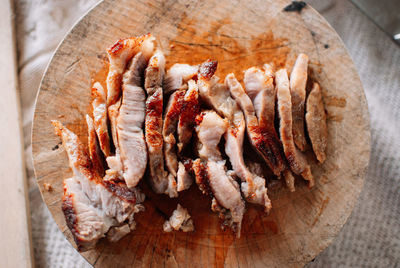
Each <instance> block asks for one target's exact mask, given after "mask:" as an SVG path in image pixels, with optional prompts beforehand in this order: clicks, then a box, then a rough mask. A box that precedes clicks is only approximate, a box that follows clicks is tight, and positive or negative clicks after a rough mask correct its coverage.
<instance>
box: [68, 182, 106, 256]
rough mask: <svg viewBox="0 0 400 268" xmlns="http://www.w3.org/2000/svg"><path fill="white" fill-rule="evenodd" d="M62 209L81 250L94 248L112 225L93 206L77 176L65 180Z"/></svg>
mask: <svg viewBox="0 0 400 268" xmlns="http://www.w3.org/2000/svg"><path fill="white" fill-rule="evenodd" d="M62 210H63V213H64V216H65V221H66V223H67V226H68V228H69V229H70V230H71V232H72V235H73V237H74V240H75V243H76V245H77V247H78V250H79V251H87V250H89V249H92V248H94V247H95V245H96V243H97V241H98V240H99V239H100V238H102V237H104V234H105V233H106V232H107V231H108V229H109V228H110V227H111V223H109V222H107V221H104V217H103V213H102V212H101V211H100V210H98V209H96V208H94V207H93V206H92V204H91V201H90V199H89V198H88V197H87V196H86V195H85V193H84V192H83V191H82V186H81V184H80V183H79V181H78V180H76V179H75V178H69V179H65V180H64V195H63V199H62Z"/></svg>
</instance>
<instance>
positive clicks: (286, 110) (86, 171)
mask: <svg viewBox="0 0 400 268" xmlns="http://www.w3.org/2000/svg"><path fill="white" fill-rule="evenodd" d="M107 53H108V58H109V63H110V65H109V72H108V76H107V80H106V85H107V89H106V90H105V89H104V88H103V87H102V86H101V84H100V83H98V82H96V83H94V85H93V87H92V106H93V119H92V117H90V116H88V115H87V116H86V121H87V125H88V148H84V146H83V144H82V143H81V142H80V141H79V139H78V137H77V136H76V135H75V134H74V133H72V132H71V131H70V130H68V129H67V128H65V127H64V126H63V125H62V124H61V123H60V122H58V121H53V124H54V126H55V129H56V134H58V135H60V136H61V138H62V142H63V145H64V147H65V150H66V152H67V154H68V157H69V161H70V166H71V168H72V170H73V173H74V177H72V178H70V179H66V180H65V181H64V197H63V207H62V208H63V211H64V214H65V218H66V221H67V225H68V227H69V228H70V230H71V232H72V234H73V236H74V238H75V241H76V243H77V246H78V248H79V250H82V251H83V250H88V249H90V248H93V247H94V246H95V244H96V243H97V241H98V240H99V239H100V238H102V237H104V236H107V237H108V238H109V239H110V240H111V241H117V240H118V239H120V238H121V237H123V236H124V235H125V234H127V233H129V232H130V231H131V230H133V228H134V227H135V223H134V214H135V213H137V212H139V211H141V210H143V206H142V205H141V204H140V203H141V202H143V201H144V195H143V194H142V193H141V192H140V190H139V189H138V188H137V185H138V183H139V181H140V180H141V179H142V177H143V176H144V174H145V172H146V169H148V174H149V176H148V183H149V184H150V186H151V188H152V189H153V191H154V192H156V193H158V194H166V195H168V196H169V197H171V198H174V197H177V196H178V193H179V192H180V191H183V190H186V189H188V188H189V187H190V186H191V185H192V183H193V182H195V183H196V184H197V186H198V188H199V189H200V190H201V191H202V192H203V193H204V194H205V195H208V196H209V197H210V199H211V200H212V202H211V204H212V205H211V210H212V211H214V212H217V213H218V214H219V216H220V218H221V219H222V220H223V226H228V227H230V228H231V229H232V230H233V231H234V232H235V233H236V235H237V237H239V236H240V229H241V223H242V219H243V215H244V212H245V207H246V202H249V203H253V204H256V205H259V206H261V207H262V208H263V209H264V211H265V212H266V213H268V212H269V211H270V209H271V207H272V206H271V201H270V199H269V198H268V191H267V183H266V180H270V179H271V178H266V177H265V175H264V174H265V173H263V172H260V171H259V168H258V169H257V168H254V167H259V166H260V165H263V166H265V167H266V168H268V169H269V170H270V171H271V174H274V175H271V176H274V177H275V179H276V178H277V179H280V178H281V177H283V179H284V181H285V183H286V185H287V187H288V189H289V190H290V191H294V190H295V187H294V174H296V175H300V176H301V177H303V178H304V179H305V180H307V181H308V185H309V187H313V185H314V179H313V175H312V173H311V169H310V165H309V164H308V160H307V158H306V156H305V154H304V153H303V152H304V151H305V150H306V149H307V148H308V147H309V146H308V145H307V142H308V141H310V143H311V145H312V149H313V151H314V152H315V155H316V157H317V159H318V160H319V161H320V162H321V163H322V162H324V161H325V158H326V155H325V151H326V144H327V127H326V117H325V110H324V106H323V102H322V96H321V90H320V87H319V85H318V84H317V83H314V84H313V86H312V90H311V92H310V93H309V94H308V97H307V98H306V85H307V79H308V78H307V68H308V57H307V56H306V55H304V54H300V55H299V56H298V58H297V60H296V62H295V64H294V66H293V69H292V71H291V74H290V77H289V76H288V73H287V71H286V70H285V69H280V70H277V71H276V72H275V71H274V70H273V67H272V66H270V65H268V64H265V65H264V66H263V68H262V69H260V68H257V67H252V68H250V69H248V70H245V72H244V80H243V81H244V87H243V85H242V84H241V83H239V82H238V80H237V79H236V78H235V75H234V74H233V73H232V74H228V75H227V76H226V77H225V81H224V83H221V82H220V81H219V78H218V77H217V76H215V75H214V74H215V72H216V70H217V62H216V61H212V60H207V61H205V62H203V63H201V64H199V65H197V66H192V65H187V64H175V65H173V66H172V67H171V68H170V69H169V70H168V71H167V72H165V57H164V55H163V53H162V52H161V51H160V50H158V49H156V48H155V45H154V37H152V36H151V35H150V34H149V35H145V36H141V37H136V38H129V39H124V40H119V41H118V42H117V43H115V44H114V45H113V46H112V47H111V48H109V49H108V50H107ZM257 64H258V63H257ZM164 98H165V99H164ZM276 103H277V109H275V104H276ZM164 104H166V105H165V107H164ZM275 110H277V111H278V114H277V115H276V114H275ZM276 118H278V120H276ZM276 121H279V127H278V128H276V127H275V126H276ZM306 129H307V131H306ZM307 133H308V138H307V137H306V134H307ZM245 137H247V139H248V144H250V145H251V147H252V148H246V150H253V151H255V152H257V154H258V155H259V157H258V159H259V162H258V163H255V162H254V159H252V160H250V159H245V158H244V156H243V155H244V154H243V152H244V148H243V146H244V139H245ZM87 151H88V153H87ZM293 173H294V174H293ZM271 176H270V177H271ZM193 228H194V227H193V221H192V219H191V217H190V215H189V212H188V211H187V209H185V208H183V207H182V206H181V205H178V208H177V210H175V211H174V213H173V215H172V216H171V218H170V219H169V220H168V221H166V222H165V224H164V229H165V230H166V231H172V230H182V231H192V230H193Z"/></svg>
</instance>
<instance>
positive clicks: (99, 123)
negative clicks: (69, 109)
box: [92, 82, 110, 157]
mask: <svg viewBox="0 0 400 268" xmlns="http://www.w3.org/2000/svg"><path fill="white" fill-rule="evenodd" d="M92 99H93V101H92V107H93V119H94V127H95V129H96V134H97V137H98V139H99V143H100V148H101V150H102V151H103V153H104V156H105V157H107V156H109V155H110V135H109V133H108V125H107V121H108V120H107V118H108V116H107V104H106V102H107V96H106V91H105V90H104V88H103V86H102V85H101V84H100V83H99V82H96V83H94V84H93V87H92Z"/></svg>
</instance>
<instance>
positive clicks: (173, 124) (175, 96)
mask: <svg viewBox="0 0 400 268" xmlns="http://www.w3.org/2000/svg"><path fill="white" fill-rule="evenodd" d="M184 97H185V91H184V90H178V91H175V92H174V93H172V95H171V96H170V98H169V100H168V104H167V107H166V108H165V115H164V126H163V131H162V134H163V138H164V157H165V164H166V165H167V168H168V171H169V172H170V173H171V174H172V175H173V176H174V177H176V172H177V171H178V157H177V155H176V148H175V147H176V139H175V133H176V130H177V126H178V121H179V115H180V113H181V112H182V103H183V100H184Z"/></svg>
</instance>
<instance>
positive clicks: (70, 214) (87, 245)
mask: <svg viewBox="0 0 400 268" xmlns="http://www.w3.org/2000/svg"><path fill="white" fill-rule="evenodd" d="M73 198H74V196H73V195H72V194H69V195H67V194H65V193H64V196H63V200H62V207H61V208H62V211H63V213H64V216H65V221H66V223H67V226H68V228H69V230H70V231H71V233H72V236H73V237H74V241H75V243H76V246H77V248H78V251H80V252H82V251H87V250H89V249H92V248H94V247H95V245H96V242H97V240H93V241H85V240H83V239H80V233H79V231H78V230H77V225H78V218H77V216H76V212H75V209H74V206H73Z"/></svg>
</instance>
